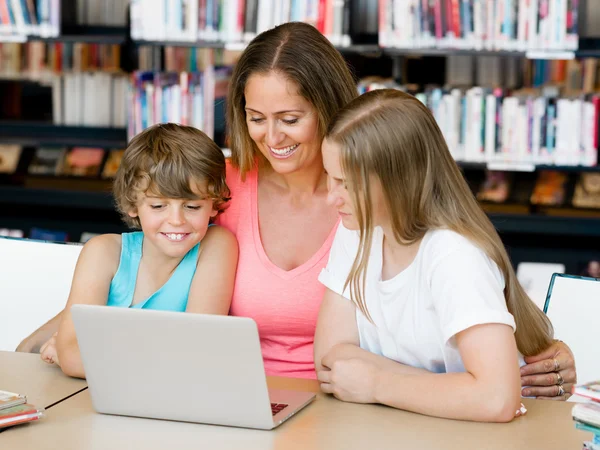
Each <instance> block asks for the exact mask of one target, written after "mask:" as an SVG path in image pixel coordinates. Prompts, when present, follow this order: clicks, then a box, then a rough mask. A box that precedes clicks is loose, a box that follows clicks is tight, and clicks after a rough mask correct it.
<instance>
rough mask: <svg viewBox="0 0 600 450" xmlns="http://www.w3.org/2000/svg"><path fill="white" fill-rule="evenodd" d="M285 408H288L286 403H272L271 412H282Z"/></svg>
mask: <svg viewBox="0 0 600 450" xmlns="http://www.w3.org/2000/svg"><path fill="white" fill-rule="evenodd" d="M285 408H287V405H286V404H285V403H271V412H273V415H275V414H277V413H278V412H281V411H282V410H283V409H285Z"/></svg>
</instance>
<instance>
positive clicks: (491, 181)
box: [476, 170, 600, 209]
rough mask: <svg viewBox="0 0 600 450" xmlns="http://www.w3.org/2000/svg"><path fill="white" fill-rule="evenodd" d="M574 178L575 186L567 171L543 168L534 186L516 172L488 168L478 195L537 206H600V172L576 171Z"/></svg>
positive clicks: (485, 200)
mask: <svg viewBox="0 0 600 450" xmlns="http://www.w3.org/2000/svg"><path fill="white" fill-rule="evenodd" d="M575 178H576V179H575V182H574V187H571V182H572V180H570V179H569V176H568V174H567V173H565V172H560V171H555V170H541V171H539V172H538V173H537V177H536V180H535V183H534V185H533V188H531V187H530V185H529V183H523V182H522V181H523V180H520V181H521V182H519V181H517V179H516V177H515V172H506V171H495V170H489V171H486V176H485V179H484V180H483V182H482V183H481V185H480V186H479V188H478V189H477V191H476V197H477V200H479V201H481V202H489V203H506V202H510V201H512V202H515V203H520V204H523V203H529V204H530V205H536V206H548V207H561V206H572V207H575V208H585V209H600V173H592V172H584V173H580V174H575ZM571 191H572V192H573V193H572V196H571V198H570V199H569V198H568V197H569V194H570V192H571Z"/></svg>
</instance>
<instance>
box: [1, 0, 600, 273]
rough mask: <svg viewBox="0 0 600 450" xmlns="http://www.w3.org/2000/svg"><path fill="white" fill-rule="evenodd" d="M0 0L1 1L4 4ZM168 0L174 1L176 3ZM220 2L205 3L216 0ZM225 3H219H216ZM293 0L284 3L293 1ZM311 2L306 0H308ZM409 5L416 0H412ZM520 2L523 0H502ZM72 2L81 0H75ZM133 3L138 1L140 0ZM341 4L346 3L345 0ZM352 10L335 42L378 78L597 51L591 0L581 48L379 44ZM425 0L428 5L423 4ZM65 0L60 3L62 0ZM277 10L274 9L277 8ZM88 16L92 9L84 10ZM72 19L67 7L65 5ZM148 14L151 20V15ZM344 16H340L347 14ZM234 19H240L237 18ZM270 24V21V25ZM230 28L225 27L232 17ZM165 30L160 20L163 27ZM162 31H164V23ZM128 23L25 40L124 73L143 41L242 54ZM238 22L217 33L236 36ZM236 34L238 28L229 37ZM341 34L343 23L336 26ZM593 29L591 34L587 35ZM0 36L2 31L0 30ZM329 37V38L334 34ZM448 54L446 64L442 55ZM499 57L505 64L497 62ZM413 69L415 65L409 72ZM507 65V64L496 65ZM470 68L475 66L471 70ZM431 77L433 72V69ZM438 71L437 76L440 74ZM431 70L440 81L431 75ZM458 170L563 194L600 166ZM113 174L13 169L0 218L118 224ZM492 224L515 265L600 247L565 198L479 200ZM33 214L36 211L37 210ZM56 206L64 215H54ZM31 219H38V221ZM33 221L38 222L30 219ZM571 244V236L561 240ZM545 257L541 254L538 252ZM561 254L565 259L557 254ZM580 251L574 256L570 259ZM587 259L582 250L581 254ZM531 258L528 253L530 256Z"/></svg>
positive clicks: (15, 137)
mask: <svg viewBox="0 0 600 450" xmlns="http://www.w3.org/2000/svg"><path fill="white" fill-rule="evenodd" d="M2 1H4V0H0V2H2ZM177 1H179V0H175V1H174V2H173V3H175V4H176V3H177ZM214 1H218V0H207V2H213V3H214ZM220 1H222V0H220ZM261 1H262V0H256V1H254V0H247V3H257V4H258V3H260V2H261ZM295 1H296V0H290V2H292V3H293V2H295ZM314 1H315V0H307V4H309V3H311V2H313V3H314ZM406 1H407V2H410V3H416V4H422V2H416V1H413V0H406ZM436 1H437V0H435V1H434V2H433V3H435V2H436ZM507 1H512V2H518V1H520V0H507ZM78 3H79V2H78ZM135 3H136V4H138V6H139V4H140V3H143V0H137V1H136V2H135ZM342 3H344V2H342ZM346 3H348V5H349V8H350V19H349V29H346V31H343V30H342V34H343V33H344V32H348V33H349V35H350V37H351V42H350V45H347V43H346V45H342V42H340V41H338V42H335V44H336V48H338V50H339V51H340V52H341V53H342V54H343V55H344V56H345V57H346V59H347V60H348V62H349V64H350V65H351V66H352V67H353V68H354V71H355V73H356V75H357V76H358V77H364V76H367V75H381V76H383V77H392V78H395V79H397V80H399V79H402V82H403V83H410V82H411V81H413V80H417V81H421V80H422V84H423V85H425V84H427V83H435V82H438V81H439V80H440V79H441V80H442V82H443V74H444V71H447V70H448V69H447V67H448V66H447V64H448V63H447V60H449V57H455V56H468V57H472V58H473V59H474V60H476V59H477V58H479V57H500V58H501V59H502V60H503V61H505V60H514V61H521V60H523V59H524V58H527V57H530V56H535V55H538V56H540V57H544V58H548V59H552V58H555V57H557V56H561V57H565V55H566V57H569V58H577V59H580V58H600V36H598V35H599V34H600V7H598V5H596V4H594V3H595V2H594V0H588V1H587V2H584V1H581V2H580V8H581V12H580V14H579V16H580V17H579V18H580V23H579V26H580V31H582V33H580V36H579V42H578V48H577V49H576V50H575V49H556V48H555V49H550V50H548V49H533V50H532V49H526V48H521V49H486V48H483V49H480V50H477V49H472V48H448V47H443V48H440V47H436V46H430V47H400V48H396V47H393V46H389V45H387V46H382V45H380V44H379V43H378V31H379V30H378V28H377V27H378V6H379V4H380V2H379V1H378V0H348V1H347V2H346ZM430 3H432V2H430ZM63 4H64V2H63ZM279 12H280V13H281V11H279ZM88 13H89V11H88ZM71 16H73V12H71ZM152 20H156V18H153V19H152ZM345 20H347V19H345ZM238 25H239V24H238ZM273 25H274V24H273ZM228 26H232V25H231V23H229V25H228ZM165 27H166V25H165ZM165 29H166V28H165ZM132 31H133V30H132V28H131V24H130V23H128V24H127V26H116V25H102V24H97V23H95V24H87V23H83V24H82V23H76V21H73V20H71V21H69V22H65V23H63V24H61V27H60V34H59V35H57V36H45V37H43V36H34V35H28V36H26V37H25V38H22V37H21V39H24V40H25V41H27V42H37V41H42V42H47V43H54V42H56V43H88V44H112V45H119V46H120V48H121V58H120V60H121V61H120V63H121V68H122V70H123V71H124V72H126V73H130V72H132V71H134V70H136V69H137V68H138V67H139V61H140V58H139V55H140V51H141V49H142V48H144V47H154V48H155V49H156V52H157V55H158V57H157V60H158V61H159V63H161V64H164V60H165V52H164V50H163V49H166V48H167V47H178V48H185V49H188V50H192V51H193V49H199V48H206V49H213V50H217V51H221V50H231V51H241V50H243V48H244V47H245V45H246V44H245V43H244V39H243V38H244V36H242V39H241V40H233V41H231V40H229V41H227V39H225V40H224V39H219V36H218V35H214V34H213V35H212V36H210V39H201V38H200V34H197V35H195V36H196V37H191V36H192V34H189V35H186V36H185V38H182V36H176V35H173V36H175V37H174V38H173V40H167V39H157V38H156V37H153V36H151V35H148V34H147V33H146V35H144V34H142V35H141V36H140V35H139V34H138V35H137V36H136V38H135V39H134V38H133V36H134V34H135V33H133V32H132ZM238 31H239V29H238V30H237V31H236V32H235V33H233V34H231V30H229V33H230V34H225V35H224V36H226V37H227V36H229V37H231V36H239V33H237V32H238ZM236 33H237V34H236ZM337 33H338V34H340V30H337ZM594 33H596V35H594ZM0 41H2V37H1V36H0ZM332 42H333V40H332ZM444 61H446V62H444ZM503 64H504V62H503ZM415 67H416V69H415ZM503 67H504V66H503ZM475 70H476V69H474V71H475ZM432 74H433V75H432ZM439 75H441V76H442V78H440V77H439ZM436 76H437V78H436ZM216 101H217V104H216V108H215V115H214V120H215V124H214V125H215V130H214V132H215V139H216V140H217V142H218V143H219V144H221V145H223V144H224V138H223V133H224V127H223V126H224V122H223V100H222V98H219V97H218V96H217V99H216ZM127 139H128V132H127V129H125V128H106V127H83V126H66V125H52V124H49V123H42V122H35V123H32V122H25V121H5V120H0V144H5V143H10V144H19V145H22V146H24V147H26V149H25V150H24V151H25V152H28V151H29V152H30V151H31V150H30V149H27V148H35V147H40V146H83V145H85V146H91V147H98V148H104V149H114V148H123V147H124V146H125V145H126V143H127ZM458 165H459V167H461V169H462V170H463V173H464V174H465V177H466V178H467V180H468V181H469V182H470V183H471V185H472V186H473V187H474V190H476V185H477V184H478V183H481V181H482V179H483V176H484V173H485V171H486V170H505V171H511V172H518V173H517V178H519V177H521V178H523V180H525V181H523V182H524V183H529V186H530V185H531V184H532V183H533V178H534V177H535V175H536V174H537V173H539V172H541V171H544V170H557V171H560V172H564V173H567V174H568V176H569V180H570V181H569V188H568V194H567V195H571V194H572V192H573V184H574V181H575V178H576V177H577V176H578V175H579V174H581V173H592V174H593V173H600V166H598V165H595V166H592V167H584V166H580V165H575V166H566V165H562V164H561V165H557V166H554V165H548V164H537V165H536V164H530V163H526V164H521V163H512V162H511V163H486V162H465V161H459V162H458ZM109 189H110V180H103V179H101V178H100V177H96V178H95V179H93V180H81V179H76V178H72V177H57V178H56V179H53V177H49V176H33V175H30V174H28V173H27V171H26V170H25V169H24V168H23V167H20V168H19V170H17V172H16V173H15V174H12V175H6V174H0V205H3V207H4V208H7V218H6V219H5V218H4V217H3V218H2V219H1V220H0V228H4V227H16V228H23V229H27V228H28V227H31V226H42V227H43V226H46V227H49V228H52V227H57V228H58V229H67V228H68V231H69V234H70V236H71V238H72V239H74V240H77V239H78V235H79V234H81V232H83V231H92V232H93V231H96V232H108V231H117V230H120V231H123V230H124V229H125V227H124V226H123V225H122V224H121V223H120V220H119V217H118V215H117V214H116V213H115V212H114V208H113V203H112V199H111V197H110V194H109ZM483 207H484V209H485V210H486V212H487V213H488V214H489V216H490V218H491V220H492V222H493V223H494V225H495V226H496V227H497V229H498V230H499V232H500V233H501V236H502V237H503V239H504V240H505V243H506V244H507V246H508V247H509V250H510V251H511V256H512V257H513V260H514V262H515V263H518V262H519V261H525V260H528V258H529V260H536V259H535V258H537V257H538V256H537V255H538V254H539V255H542V256H540V258H542V259H544V258H546V259H548V260H549V261H550V260H552V258H558V257H563V258H567V259H568V258H571V263H572V267H574V264H575V263H574V262H575V260H576V258H578V257H579V256H580V255H589V254H590V253H593V250H592V249H597V250H598V251H599V252H600V210H592V209H577V208H573V207H570V206H569V201H567V202H565V205H564V206H562V207H560V208H549V207H540V206H536V205H532V204H530V202H528V201H524V202H523V201H521V202H514V201H511V202H508V203H507V204H505V205H496V204H487V203H485V204H483ZM32 211H36V212H35V213H34V212H32ZM56 211H59V214H60V216H61V217H62V220H58V219H52V218H51V217H54V215H53V214H55V212H56ZM36 217H37V219H36ZM36 220H38V222H36ZM566 241H569V242H566ZM544 255H545V256H544ZM561 255H562V256H561ZM577 255H579V256H577ZM586 257H587V256H586ZM532 258H533V259H532Z"/></svg>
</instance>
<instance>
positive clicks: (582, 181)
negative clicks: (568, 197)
mask: <svg viewBox="0 0 600 450" xmlns="http://www.w3.org/2000/svg"><path fill="white" fill-rule="evenodd" d="M573 206H575V207H577V208H595V209H600V173H589V172H585V173H581V174H579V179H578V180H577V184H576V185H575V192H574V194H573Z"/></svg>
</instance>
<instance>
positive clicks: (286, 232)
mask: <svg viewBox="0 0 600 450" xmlns="http://www.w3.org/2000/svg"><path fill="white" fill-rule="evenodd" d="M356 96H357V92H356V85H355V82H354V79H353V77H352V75H351V73H350V71H349V70H348V67H347V65H346V62H345V61H344V59H343V57H342V56H341V54H340V53H339V52H338V51H337V50H336V49H335V48H334V47H333V46H332V45H331V44H330V43H329V41H328V40H327V39H326V38H325V37H323V35H321V34H320V33H319V32H318V31H317V30H316V29H315V28H314V27H312V26H310V25H307V24H303V23H298V22H294V23H287V24H284V25H280V26H278V27H275V28H273V29H271V30H268V31H266V32H264V33H262V34H260V35H259V36H257V37H256V38H255V39H254V40H253V41H252V42H251V43H250V44H249V45H248V47H247V48H246V50H245V51H244V52H243V53H242V55H241V57H240V60H239V61H238V63H237V65H236V67H235V70H234V73H233V75H232V79H231V82H230V91H229V95H228V102H227V103H228V105H227V108H228V109H227V122H228V134H229V146H230V147H231V150H232V158H231V161H230V165H228V167H227V185H228V186H229V188H230V190H231V193H232V200H231V202H230V207H229V208H228V210H227V211H226V212H225V213H224V214H222V215H221V216H219V222H220V223H221V224H222V225H224V226H225V227H227V228H229V229H230V230H231V231H233V232H234V234H236V236H237V239H238V242H239V261H238V271H237V275H236V284H235V288H234V294H233V300H232V307H231V311H230V312H231V314H234V315H240V316H248V317H252V318H253V319H254V320H255V321H256V322H257V324H258V327H259V331H260V335H261V346H262V351H263V356H264V361H265V368H266V371H267V373H268V374H269V375H282V376H290V377H303V378H314V377H315V372H314V363H313V336H314V331H315V327H316V321H317V315H318V310H319V306H320V303H321V299H322V297H323V294H324V292H325V288H324V287H323V286H322V285H321V284H320V283H319V282H318V281H317V277H318V275H319V273H320V271H321V269H323V268H324V267H325V265H326V263H327V258H328V256H329V250H330V248H331V243H332V241H333V236H334V234H335V230H336V228H337V224H338V221H339V216H338V214H337V211H336V209H335V208H334V207H332V206H331V205H328V203H327V185H326V183H327V181H326V175H325V172H324V169H323V162H322V159H321V142H322V139H323V136H324V134H325V130H326V128H327V125H328V123H329V122H330V120H331V119H332V118H333V115H334V114H335V113H336V112H337V111H338V110H339V109H340V108H341V107H342V106H344V105H345V104H347V103H348V102H350V101H351V100H352V99H354V98H355V97H356ZM54 320H55V319H53V321H54ZM53 321H51V322H49V323H48V324H47V326H44V327H43V328H42V329H41V333H42V334H43V333H45V335H46V336H48V337H49V336H51V335H52V333H53V331H52V330H53V329H54V328H53V324H52V322H53ZM40 341H41V342H44V341H43V340H41V339H39V338H35V337H34V338H33V339H27V340H25V341H24V343H23V344H22V345H21V346H20V348H21V349H23V350H25V351H27V348H31V347H35V345H36V343H37V345H38V346H39V342H40ZM555 358H556V360H557V361H558V364H559V366H560V373H561V375H562V377H563V378H564V381H565V387H564V389H565V391H566V392H569V390H570V389H569V386H570V384H571V383H572V382H573V381H574V380H575V368H574V361H573V355H572V354H571V352H570V350H569V348H568V347H567V346H566V345H564V344H563V343H559V342H556V343H554V344H553V345H552V346H551V347H550V348H548V349H547V350H546V351H545V352H543V353H541V354H540V355H538V356H537V357H536V358H533V359H531V360H527V361H528V362H531V363H532V364H530V365H527V366H525V367H524V370H526V371H527V372H524V373H523V375H524V378H523V380H522V381H523V384H524V386H532V385H535V386H536V387H532V388H528V389H527V390H526V391H525V392H524V395H527V396H544V397H552V398H554V397H555V396H556V394H557V393H558V392H557V389H558V386H557V385H556V384H555V382H556V377H555V373H550V375H549V374H548V373H549V372H551V371H553V370H554V367H555V366H554V359H555ZM549 365H552V367H550V366H549ZM550 376H552V377H553V378H554V381H553V382H550V380H549V377H550ZM561 398H562V399H564V397H561Z"/></svg>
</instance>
